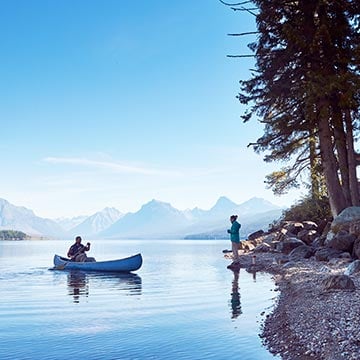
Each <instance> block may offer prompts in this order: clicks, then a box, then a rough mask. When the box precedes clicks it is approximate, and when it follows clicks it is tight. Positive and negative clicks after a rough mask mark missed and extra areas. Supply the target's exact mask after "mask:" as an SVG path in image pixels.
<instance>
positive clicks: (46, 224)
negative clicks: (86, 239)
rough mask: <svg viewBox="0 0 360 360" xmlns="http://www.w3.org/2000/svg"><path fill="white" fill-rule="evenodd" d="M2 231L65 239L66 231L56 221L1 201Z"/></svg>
mask: <svg viewBox="0 0 360 360" xmlns="http://www.w3.org/2000/svg"><path fill="white" fill-rule="evenodd" d="M0 230H18V231H23V232H25V233H26V234H28V235H31V236H46V237H51V238H57V239H60V238H64V237H65V231H64V229H63V228H62V227H61V226H60V225H59V224H57V223H56V222H55V221H54V220H50V219H44V218H41V217H39V216H36V215H35V214H34V212H33V211H32V210H29V209H27V208H25V207H22V206H15V205H12V204H10V203H9V202H8V201H7V200H5V199H0Z"/></svg>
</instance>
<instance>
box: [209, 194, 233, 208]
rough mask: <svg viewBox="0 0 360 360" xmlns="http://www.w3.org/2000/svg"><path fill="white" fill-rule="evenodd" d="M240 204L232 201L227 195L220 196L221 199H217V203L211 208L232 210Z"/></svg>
mask: <svg viewBox="0 0 360 360" xmlns="http://www.w3.org/2000/svg"><path fill="white" fill-rule="evenodd" d="M237 206H238V205H237V204H236V203H234V202H233V201H231V200H230V199H229V198H228V197H226V196H220V197H219V199H218V200H217V201H216V203H215V205H214V206H213V207H212V208H211V210H214V209H218V210H225V211H227V210H230V209H234V208H236V207H237Z"/></svg>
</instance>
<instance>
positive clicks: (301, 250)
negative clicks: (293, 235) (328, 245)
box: [289, 245, 314, 261]
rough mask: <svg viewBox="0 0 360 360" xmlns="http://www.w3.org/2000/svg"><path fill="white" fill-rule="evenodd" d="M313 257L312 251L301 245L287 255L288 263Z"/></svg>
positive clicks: (308, 247)
mask: <svg viewBox="0 0 360 360" xmlns="http://www.w3.org/2000/svg"><path fill="white" fill-rule="evenodd" d="M313 255H314V249H312V248H311V247H310V246H307V245H301V246H298V247H297V248H295V249H294V250H292V251H291V253H290V254H289V259H290V261H298V260H302V259H309V258H310V257H311V256H313Z"/></svg>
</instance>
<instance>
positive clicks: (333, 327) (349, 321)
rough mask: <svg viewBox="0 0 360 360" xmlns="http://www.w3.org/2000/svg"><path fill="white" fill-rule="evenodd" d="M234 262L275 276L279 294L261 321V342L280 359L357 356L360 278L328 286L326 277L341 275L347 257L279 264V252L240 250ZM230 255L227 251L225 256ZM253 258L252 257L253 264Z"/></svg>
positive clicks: (351, 358) (359, 348)
mask: <svg viewBox="0 0 360 360" xmlns="http://www.w3.org/2000/svg"><path fill="white" fill-rule="evenodd" d="M239 255H240V261H239V263H237V264H236V265H235V266H238V267H240V268H245V269H247V271H249V272H254V271H260V272H268V273H270V274H272V275H273V277H274V281H275V284H276V286H277V290H278V293H279V295H278V298H277V301H276V305H275V307H274V310H273V312H272V313H271V314H270V315H268V316H267V317H266V318H265V319H264V321H263V325H262V330H261V334H260V337H261V338H262V339H263V342H264V345H265V346H266V347H267V348H268V349H269V350H270V351H271V352H272V353H273V354H278V355H280V356H281V358H282V359H283V360H307V359H318V360H340V359H341V360H343V359H347V360H355V359H360V332H359V329H360V316H359V314H360V291H359V289H360V277H359V275H356V274H355V275H354V276H351V279H352V280H353V283H354V284H355V288H354V289H350V290H344V289H340V290H337V289H328V288H327V287H326V285H325V282H326V279H328V277H329V275H341V274H344V272H345V270H346V268H347V266H348V264H349V263H348V260H347V259H338V260H336V261H333V262H327V263H322V262H319V261H316V260H312V259H304V260H300V261H297V262H290V263H286V264H282V263H281V254H276V253H256V255H255V254H254V253H253V252H251V251H250V252H244V251H240V252H239ZM225 257H226V258H229V259H231V254H225ZM254 259H255V261H256V263H255V265H254Z"/></svg>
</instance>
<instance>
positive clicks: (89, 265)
mask: <svg viewBox="0 0 360 360" xmlns="http://www.w3.org/2000/svg"><path fill="white" fill-rule="evenodd" d="M54 265H55V269H57V270H66V269H69V270H72V269H75V270H84V271H110V272H130V271H135V270H138V269H140V267H141V265H142V256H141V254H136V255H133V256H130V257H127V258H124V259H118V260H109V261H95V262H75V261H71V260H70V259H67V258H65V257H62V256H59V255H55V256H54Z"/></svg>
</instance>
